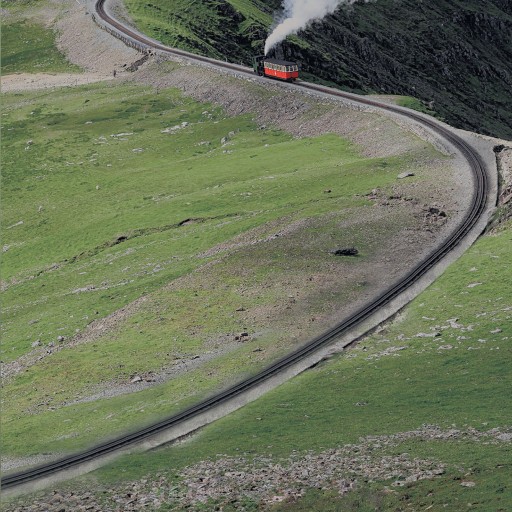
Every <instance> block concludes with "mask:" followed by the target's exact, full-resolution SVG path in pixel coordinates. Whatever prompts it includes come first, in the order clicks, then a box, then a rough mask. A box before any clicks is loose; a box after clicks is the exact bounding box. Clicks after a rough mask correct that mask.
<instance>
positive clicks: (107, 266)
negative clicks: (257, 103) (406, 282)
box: [1, 66, 444, 456]
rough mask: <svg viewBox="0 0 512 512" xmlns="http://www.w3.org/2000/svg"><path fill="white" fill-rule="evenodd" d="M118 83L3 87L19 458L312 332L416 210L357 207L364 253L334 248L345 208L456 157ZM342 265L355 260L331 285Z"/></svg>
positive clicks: (181, 398) (10, 417) (352, 228)
mask: <svg viewBox="0 0 512 512" xmlns="http://www.w3.org/2000/svg"><path fill="white" fill-rule="evenodd" d="M171 68H172V66H171ZM113 90H114V89H113V87H112V85H111V84H99V85H90V86H87V87H79V88H73V89H61V90H58V91H52V92H51V93H48V92H47V91H42V92H33V93H17V94H9V95H5V96H4V98H3V106H4V112H3V118H2V119H3V127H4V132H3V137H2V160H3V162H2V164H3V197H4V201H3V203H2V219H3V257H2V287H3V325H2V329H3V333H2V347H1V357H2V361H3V363H4V365H5V366H4V370H6V369H12V371H13V372H14V374H13V375H14V376H13V377H12V378H10V379H9V382H8V383H6V385H5V388H4V391H3V397H4V400H5V402H4V406H3V414H2V424H3V427H4V428H3V436H2V444H3V450H4V454H7V455H9V456H22V455H31V454H35V453H42V452H48V451H66V450H75V449H76V448H77V447H79V446H86V445H88V444H91V443H93V442H95V441H96V440H97V439H98V438H101V437H108V436H111V435H113V434H114V433H115V432H120V431H123V430H125V429H126V426H127V425H131V426H132V427H133V426H134V425H135V424H140V423H146V422H148V421H150V420H151V419H153V418H157V417H160V416H162V415H164V414H169V413H171V412H172V411H176V410H179V409H182V408H183V407H184V406H186V405H187V404H189V403H191V402H193V401H196V400H197V399H198V398H200V397H203V396H205V395H207V394H209V393H211V392H212V390H214V389H218V388H219V387H223V386H226V385H227V384H228V383H230V382H232V381H233V379H235V378H240V377H241V376H242V375H246V374H247V373H250V372H254V371H256V370H257V369H258V368H261V367H262V366H264V365H265V364H268V362H269V361H271V360H273V359H275V358H276V357H278V356H279V355H280V354H282V353H283V352H285V351H286V350H289V349H290V347H292V346H294V344H297V343H300V342H301V341H305V340H306V339H308V338H309V337H310V336H312V335H313V334H317V333H318V330H319V329H324V328H325V326H324V325H323V324H322V323H321V322H320V321H319V322H318V326H317V324H316V323H314V322H312V321H310V320H309V318H310V316H318V318H319V319H321V318H324V315H327V314H328V312H329V311H330V310H331V308H333V307H335V304H336V303H337V302H339V301H340V300H341V299H340V297H341V296H345V294H347V293H355V292H354V290H355V291H357V290H360V289H364V288H365V287H366V286H367V283H366V282H362V283H361V282H359V281H358V278H357V275H358V274H357V272H356V270H357V268H358V265H359V264H365V262H366V264H368V262H371V261H373V260H372V258H375V257H377V256H376V255H378V254H379V250H380V248H381V247H383V246H385V244H386V243H388V240H389V239H390V236H391V235H394V234H396V230H397V226H400V229H404V230H406V229H407V228H408V227H409V226H411V225H412V224H413V223H414V219H413V217H412V216H411V214H410V212H409V211H408V210H407V204H404V207H403V208H396V209H393V210H391V212H392V214H391V215H389V216H387V217H386V216H382V218H379V219H376V220H375V234H374V235H372V236H371V237H368V236H367V234H363V232H362V231H361V226H360V225H359V224H358V223H357V222H355V223H353V224H350V225H349V226H348V227H347V228H346V229H344V231H343V235H344V239H346V240H350V241H352V243H357V246H358V248H359V250H360V256H359V257H358V258H357V259H354V260H353V262H344V261H343V259H342V258H341V259H338V260H336V261H333V260H334V258H333V256H332V255H331V254H330V253H329V249H332V247H333V245H335V244H337V243H340V239H339V236H340V235H339V228H338V227H337V226H338V225H339V223H340V222H343V221H344V220H345V219H347V218H350V216H351V215H356V214H357V217H361V222H363V223H364V222H367V220H366V221H365V220H364V215H361V214H362V213H363V212H364V211H368V212H373V211H375V208H374V205H373V202H372V201H371V200H369V199H368V198H367V197H366V195H367V194H368V191H371V190H372V189H373V188H375V187H379V189H381V190H383V191H385V190H388V188H389V187H391V185H394V184H395V182H396V176H397V174H398V173H400V172H402V171H403V170H405V169H409V168H410V167H411V166H413V167H414V168H415V171H416V172H418V174H419V175H421V169H422V167H423V166H424V165H427V166H432V165H434V164H433V162H436V161H438V162H440V164H441V165H442V163H443V161H444V160H443V157H442V156H441V155H440V154H439V153H437V152H436V151H435V150H434V149H433V148H432V147H431V146H429V145H426V144H421V143H418V144H417V146H416V149H415V150H414V151H413V152H411V153H405V154H404V155H402V156H400V155H398V156H396V157H389V158H368V157H363V156H361V155H360V154H359V150H358V148H357V147H356V146H355V145H352V144H350V143H348V142H347V141H344V140H342V139H340V138H339V137H337V136H335V135H324V136H321V137H317V138H310V139H295V138H293V137H292V136H291V135H289V134H286V133H284V132H281V131H279V130H275V129H272V128H265V129H263V128H261V127H259V126H258V125H257V124H256V123H255V122H254V121H253V120H252V119H251V117H250V116H248V115H244V116H238V117H227V116H226V115H225V113H224V112H223V111H222V110H221V109H219V108H216V107H213V106H212V105H208V104H201V103H196V102H194V101H192V100H190V99H187V98H186V97H184V96H182V95H181V94H180V93H179V92H178V91H176V90H172V89H165V90H162V89H161V90H159V91H158V93H157V91H156V90H155V89H153V88H150V87H146V88H144V87H140V86H134V85H129V84H125V85H117V86H116V88H115V94H112V92H113ZM436 159H438V160H436ZM418 179H419V180H421V179H424V178H421V177H419V178H418ZM327 189H329V190H330V192H329V193H326V192H325V191H326V190H327ZM390 193H391V192H390ZM363 225H364V224H363ZM282 233H284V234H286V236H281V234H282ZM346 265H348V266H350V267H352V268H354V277H352V278H347V280H346V284H345V285H344V286H341V287H340V286H335V283H334V282H333V280H332V279H329V278H328V276H330V275H331V274H332V273H338V274H340V275H343V273H346V272H347V270H348V267H346ZM306 276H311V281H313V280H315V282H322V280H325V284H324V288H323V289H325V287H327V288H329V289H332V291H331V293H329V294H319V293H318V289H317V286H319V285H315V284H312V285H311V286H310V287H308V288H307V289H306V288H305V287H304V283H303V281H304V280H305V279H307V277H306ZM351 279H352V281H351ZM170 283H171V284H170ZM290 294H293V295H292V296H290ZM295 297H297V300H296V299H295ZM292 299H293V300H292ZM299 299H300V300H299ZM124 308H126V309H124ZM113 313H115V316H113V317H112V316H111V315H112V314H113ZM293 330H294V332H293V336H290V332H292V331H293ZM243 332H247V334H246V335H244V336H241V333H243ZM240 338H243V339H240ZM17 365H21V371H19V369H18V370H17ZM6 371H7V370H6ZM9 371H10V370H9ZM135 378H136V380H135V382H132V381H133V379H135ZM157 378H161V380H158V381H157V382H158V385H156V384H151V383H153V382H155V381H156V379H157ZM137 382H140V383H141V384H140V386H143V387H142V388H138V387H137V385H136V383H137ZM105 390H108V392H106V391H105ZM135 390H137V391H138V392H134V391H135ZM34 431H37V432H38V433H39V434H38V436H34V435H33V432H34Z"/></svg>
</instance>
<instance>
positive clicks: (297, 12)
mask: <svg viewBox="0 0 512 512" xmlns="http://www.w3.org/2000/svg"><path fill="white" fill-rule="evenodd" d="M365 1H368V0H365ZM355 2H357V0H284V4H283V13H282V15H281V17H280V21H279V22H278V25H277V27H276V28H275V29H274V31H273V32H272V34H270V36H268V38H267V40H266V42H265V55H267V53H268V52H269V51H270V50H271V49H272V48H273V47H274V46H275V45H276V44H278V43H280V42H281V41H283V40H284V39H285V38H286V36H288V35H290V34H296V33H297V32H298V31H299V30H300V29H301V28H304V27H305V26H306V25H307V24H308V23H310V22H311V21H314V20H317V19H321V18H323V17H324V16H326V15H327V14H331V13H333V12H334V11H335V10H336V8H337V7H338V6H339V5H341V4H345V5H349V4H353V3H355Z"/></svg>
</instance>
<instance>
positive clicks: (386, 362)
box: [74, 223, 512, 511]
mask: <svg viewBox="0 0 512 512" xmlns="http://www.w3.org/2000/svg"><path fill="white" fill-rule="evenodd" d="M511 232H512V226H511V224H510V223H508V225H507V226H506V227H504V228H503V229H502V230H501V231H500V232H499V233H495V234H492V235H487V236H485V237H484V238H482V239H480V240H479V241H478V242H477V243H476V245H475V246H474V247H473V248H472V249H470V250H469V251H468V253H467V254H466V255H464V256H463V257H462V258H461V259H460V260H459V262H457V263H456V264H455V265H453V266H452V267H451V268H450V269H448V271H447V272H446V273H445V274H444V275H443V276H442V277H441V278H440V279H439V280H438V281H436V283H435V284H434V285H432V286H431V287H430V288H429V289H428V290H427V291H425V292H424V293H423V294H421V295H420V296H419V297H418V298H417V299H416V300H414V301H413V303H412V304H411V305H410V306H408V307H407V308H406V309H405V310H404V311H403V313H402V314H400V317H399V319H397V320H396V321H395V322H392V323H390V324H389V325H387V326H386V327H385V328H384V329H382V330H381V331H380V332H379V333H378V334H374V335H371V336H370V337H368V338H366V339H365V340H364V341H363V342H361V343H360V344H359V345H358V347H357V348H356V349H355V350H352V351H350V352H348V353H346V354H344V355H340V356H337V357H336V358H334V359H333V360H331V361H329V362H326V363H324V364H322V365H320V366H317V367H316V368H314V369H312V370H310V371H308V372H305V373H304V374H302V375H300V376H299V377H297V378H295V379H293V380H292V381H290V382H288V383H287V384H285V385H283V386H281V387H280V388H279V389H277V390H275V391H273V392H271V393H269V394H268V395H266V396H265V397H263V398H261V399H259V400H258V401H257V402H255V403H253V404H251V405H249V406H246V407H244V408H243V409H242V410H240V411H238V412H236V413H234V414H232V415H230V416H229V417H226V418H224V419H222V420H219V421H217V422H216V423H215V424H213V425H210V426H208V427H207V428H205V429H203V430H202V431H201V432H200V433H199V434H197V435H196V436H194V437H193V438H192V439H191V440H189V441H188V442H185V443H182V444H180V445H177V446H173V447H170V448H162V449H159V450H158V451H156V452H153V453H146V454H142V455H139V456H131V457H128V458H125V459H123V460H121V461H119V462H117V463H116V464H114V465H112V466H110V467H109V468H105V469H102V470H101V471H99V472H98V473H97V475H96V476H95V477H94V476H90V477H89V480H88V483H87V485H91V482H92V481H96V479H97V481H99V482H107V483H109V482H116V481H118V479H119V478H120V477H121V476H122V477H123V478H126V479H127V480H133V479H137V478H140V477H142V476H144V477H145V478H146V479H149V482H151V481H152V478H153V476H154V475H155V474H158V475H159V476H158V477H157V478H160V477H161V475H164V476H165V479H168V480H169V481H170V482H171V483H169V484H168V485H167V484H166V486H165V492H164V495H165V500H166V501H167V503H174V505H173V507H174V508H172V509H173V510H181V507H180V506H179V504H178V503H177V502H173V501H172V499H173V498H172V497H173V496H175V495H176V494H175V490H176V489H177V488H178V487H179V482H180V478H179V476H178V475H179V474H180V472H181V470H182V469H183V468H185V467H187V466H190V465H191V464H195V463H197V462H199V461H201V460H212V461H215V460H223V459H225V458H226V457H243V458H245V459H246V463H245V467H244V469H243V470H244V471H247V472H250V471H251V467H252V463H251V461H252V459H253V457H256V458H257V457H259V456H265V457H267V459H268V458H269V457H270V458H271V460H272V462H273V463H277V462H279V463H280V464H283V465H285V466H286V464H289V463H290V461H289V459H288V458H289V457H290V456H291V455H293V457H295V458H297V457H298V456H300V455H301V454H304V453H320V452H322V451H324V450H326V449H330V448H333V447H339V446H343V445H347V444H357V443H358V442H360V440H361V438H363V437H365V436H369V435H379V436H382V435H384V436H387V435H392V434H396V433H401V432H405V431H411V430H413V429H417V428H419V427H421V426H422V425H438V426H439V427H441V428H442V429H445V430H449V429H453V428H455V429H460V430H462V431H465V430H467V429H470V428H474V429H476V430H477V431H481V432H488V431H490V430H491V429H493V428H501V429H504V430H505V431H506V430H507V429H508V430H509V431H510V428H511V426H512V412H511V411H512V402H511V396H510V393H509V390H510V387H511V385H512V379H511V373H510V358H511V354H512V345H511V340H512V327H511V326H512V322H511V319H512V312H511V311H512V309H511V308H512V290H511V289H510V287H503V283H504V282H508V281H510V279H512V275H511V269H512V265H511V264H512V260H511V255H510V250H509V246H510V237H511ZM477 283H478V284H477ZM397 347H398V348H400V350H396V348H397ZM320 397H321V399H320ZM405 452H406V453H408V454H409V455H408V457H409V458H410V459H414V458H425V457H426V458H429V459H433V460H436V461H441V462H442V463H443V464H445V465H446V470H445V473H444V474H443V475H441V476H437V477H435V478H434V479H433V480H432V479H431V480H426V481H419V482H412V483H407V484H405V485H404V486H403V487H394V488H391V489H392V490H390V488H389V485H390V483H391V481H389V480H387V481H386V480H384V481H374V482H370V483H363V482H359V484H358V486H357V490H356V491H354V492H352V493H349V494H347V495H346V496H345V497H340V496H339V495H338V494H337V493H336V492H335V491H334V490H329V489H328V488H327V489H323V490H319V489H310V490H309V491H308V492H307V494H306V495H305V496H304V497H303V498H302V499H300V500H299V501H298V502H295V501H293V502H290V503H282V504H279V505H275V506H273V507H271V506H268V505H267V507H262V509H263V508H264V509H265V510H267V509H268V510H273V511H278V510H279V511H284V510H318V511H326V510H329V511H331V510H332V511H334V510H381V511H383V510H423V509H426V508H428V510H433V511H440V510H454V511H459V510H467V509H468V507H470V509H471V510H479V511H488V510H500V511H505V510H510V509H511V508H512V488H511V487H510V479H509V475H510V457H511V446H510V442H508V443H506V442H503V443H493V442H488V441H487V442H486V439H485V437H484V439H483V440H482V441H479V442H478V441H471V440H470V439H467V440H464V438H462V439H456V438H454V439H453V440H450V439H449V438H448V439H444V440H441V439H434V438H432V439H422V438H420V439H414V438H413V439H411V440H402V441H401V442H399V443H398V444H397V445H396V446H391V447H388V448H386V445H385V443H381V446H380V447H379V446H378V447H376V448H375V449H374V453H373V455H372V456H373V457H375V458H376V460H377V459H378V458H379V457H380V456H382V455H388V456H391V455H400V454H403V453H405ZM220 454H222V455H220ZM260 464H261V463H260ZM267 464H268V462H267ZM368 464H371V459H370V461H369V462H368ZM224 467H225V469H224V471H226V470H230V467H229V465H228V466H224ZM231 471H236V470H234V469H232V470H231ZM395 478H396V477H395ZM464 480H466V481H467V480H469V481H471V482H472V483H473V484H474V486H473V487H465V486H462V485H461V482H463V481H464ZM239 484H240V486H242V485H243V482H242V481H240V482H239ZM290 485H293V484H290ZM176 486H178V487H176ZM74 488H75V489H76V484H74ZM172 489H175V490H174V491H173V490H172ZM274 492H275V493H277V494H279V492H280V491H279V489H275V491H274ZM226 499H227V500H228V501H223V500H222V499H221V500H217V501H214V502H210V503H209V504H208V505H207V506H206V509H209V510H213V509H214V507H215V506H224V507H225V508H223V510H235V509H236V508H237V506H240V504H242V503H245V506H246V507H247V508H245V510H257V509H258V510H260V508H259V506H258V504H257V503H258V502H257V500H254V498H250V497H249V496H246V497H244V496H243V494H242V493H240V494H238V495H237V494H236V491H235V492H234V493H233V494H230V495H228V496H227V498H226ZM185 508H186V509H187V510H189V509H192V510H203V508H202V505H201V504H199V503H197V502H196V503H195V505H192V506H191V507H189V508H187V507H185ZM163 509H164V508H162V510H163Z"/></svg>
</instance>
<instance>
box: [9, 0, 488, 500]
mask: <svg viewBox="0 0 512 512" xmlns="http://www.w3.org/2000/svg"><path fill="white" fill-rule="evenodd" d="M96 15H97V16H98V17H99V18H101V20H102V21H103V22H104V23H105V24H106V25H105V26H104V27H103V28H106V29H107V30H108V31H109V32H111V33H112V34H113V35H115V36H116V37H118V38H120V39H122V40H124V41H125V42H126V43H127V44H129V45H130V46H134V47H137V48H138V49H139V50H142V51H152V50H158V51H160V52H164V53H168V54H171V55H174V56H178V57H185V58H187V59H194V60H196V61H199V62H202V63H206V64H210V65H214V66H217V67H221V68H225V69H229V70H232V71H236V72H238V73H243V74H248V75H250V76H254V75H253V74H252V70H250V69H249V68H246V67H243V66H238V65H235V64H230V63H223V62H219V61H215V60H213V59H209V58H207V57H202V56H196V55H193V54H190V53H188V52H184V51H181V50H175V49H171V48H168V47H166V46H164V45H162V44H161V43H158V42H156V41H153V40H151V39H149V38H147V37H145V36H144V35H142V34H140V33H138V32H136V31H134V30H132V29H130V28H128V27H126V26H125V25H123V24H121V23H120V22H118V21H117V20H115V19H114V18H112V17H111V16H110V15H109V14H108V13H107V12H106V10H105V0H98V1H97V3H96ZM297 87H300V88H303V89H307V90H311V91H316V92H320V93H323V94H328V95H330V96H334V97H340V98H344V99H348V100H350V101H356V102H358V103H360V104H363V105H366V106H369V107H374V108H375V107H376V108H379V109H382V110H385V111H387V112H391V113H393V114H398V115H400V116H405V117H407V118H409V119H411V120H413V121H415V122H416V123H419V124H420V125H422V126H423V127H426V128H427V129H429V130H430V131H432V132H434V133H435V134H436V135H437V136H438V137H441V138H442V139H444V140H445V141H448V142H449V143H450V145H451V146H452V147H454V148H455V149H456V150H457V151H458V152H459V153H460V154H461V155H462V156H463V158H464V159H465V160H466V161H467V163H468V165H469V166H470V168H471V172H472V174H473V179H474V191H473V196H472V200H471V205H470V207H469V209H468V211H467V213H466V215H465V217H464V219H462V221H460V222H459V224H458V226H456V228H455V229H454V230H453V232H452V234H451V236H450V237H449V239H448V240H446V241H445V242H444V243H443V244H442V245H441V246H440V247H438V248H437V250H436V251H435V252H433V253H432V254H430V255H429V256H428V257H426V258H425V259H424V260H423V261H421V262H420V263H419V264H418V265H416V267H414V268H413V269H412V270H411V271H410V272H409V273H408V274H407V275H406V276H405V277H404V278H403V279H402V280H401V281H400V282H399V283H396V284H395V285H393V286H392V287H390V288H389V289H388V290H386V291H385V292H384V293H383V294H382V295H380V296H379V297H377V298H376V299H375V300H373V301H372V302H371V303H370V304H367V305H366V306H364V307H362V308H361V309H359V310H358V311H357V312H356V313H355V314H353V315H352V316H351V317H350V318H347V319H345V320H344V321H342V322H340V323H339V324H338V325H336V326H335V327H334V328H333V329H331V330H329V331H327V332H325V333H323V334H322V335H320V336H318V337H316V338H315V339H313V340H311V341H310V342H309V343H308V344H306V345H304V346H303V347H301V348H299V349H297V350H295V351H294V352H292V353H290V354H288V355H287V356H286V357H284V358H282V359H280V360H279V361H277V362H275V363H273V364H272V365H270V366H269V367H267V368H266V369H265V370H263V371H261V372H260V373H258V374H257V375H255V376H253V377H251V378H249V379H246V380H243V381H242V382H239V383H238V384H236V385H234V386H232V387H231V388H229V389H227V390H225V391H223V392H221V393H218V394H217V395H215V396H213V397H211V398H209V399H207V400H204V401H202V402H200V403H198V404H196V405H195V406H193V407H190V408H189V409H186V410H184V411H182V412H181V413H179V414H175V415H174V416H171V417H169V418H167V419H164V420H162V421H160V422H158V423H155V424H153V425H150V426H149V427H146V428H144V429H141V430H138V431H137V432H133V433H131V434H128V435H124V436H122V437H119V438H118V439H114V440H112V441H109V442H105V443H102V444H99V445H98V446H95V447H93V448H91V449H89V450H85V451H83V452H80V453H77V454H75V455H71V456H67V457H64V458H62V459H60V460H57V461H55V462H51V463H48V464H45V465H43V466H39V467H36V468H32V469H29V470H26V471H23V472H18V473H16V474H9V475H6V476H4V478H2V480H1V487H2V490H4V491H8V493H9V494H10V493H11V492H9V491H13V493H15V492H16V490H20V489H22V488H23V489H27V487H28V488H30V486H36V483H37V482H40V483H41V482H45V483H49V482H50V481H52V478H53V477H54V475H61V478H62V479H64V478H65V477H66V476H62V475H66V474H67V475H69V474H71V473H73V470H76V468H78V467H81V466H84V465H85V466H88V469H87V470H89V469H92V468H94V467H97V466H98V465H99V464H94V461H97V460H98V459H103V460H105V458H108V457H109V456H112V454H115V453H119V452H123V451H124V452H126V451H127V449H129V448H130V447H134V446H137V445H139V446H140V445H141V443H143V442H145V441H147V440H151V439H154V438H155V437H158V435H159V434H161V433H162V432H165V431H168V430H169V429H172V428H174V427H177V428H178V430H179V426H180V425H183V424H185V423H187V422H189V423H190V422H192V423H190V424H193V422H194V418H197V417H200V416H202V417H204V416H205V415H206V416H208V414H209V411H212V410H214V409H216V408H218V407H221V406H223V404H226V403H228V402H231V401H236V400H237V398H238V397H242V396H245V395H247V394H250V393H251V390H253V389H255V388H256V387H258V386H262V384H264V383H265V382H268V381H270V380H271V379H273V378H274V377H276V376H277V375H279V374H283V373H286V372H287V371H288V370H290V369H292V368H294V366H296V365H297V364H300V362H303V361H305V360H306V359H307V358H308V357H310V356H312V355H314V354H315V353H317V352H318V351H319V350H320V349H321V348H325V347H326V346H327V345H329V344H331V343H332V342H333V341H334V340H337V339H339V338H340V336H342V335H344V334H346V333H348V332H349V331H351V330H352V329H354V328H355V327H357V326H360V325H361V324H362V323H363V322H364V321H365V320H367V319H368V318H370V317H371V316H372V315H373V314H374V313H375V311H377V310H379V309H380V308H383V307H385V306H386V305H388V304H390V303H391V301H393V300H394V299H396V298H397V297H399V296H400V295H401V294H402V293H403V292H404V291H405V290H408V289H409V288H410V287H411V286H412V285H413V284H414V283H416V282H418V280H419V279H421V278H422V277H423V276H425V275H426V274H427V272H429V270H431V269H432V268H433V267H434V266H436V265H437V264H438V263H439V262H441V260H443V258H445V256H446V255H447V254H448V253H450V252H451V251H452V250H453V249H454V248H456V247H458V246H459V245H460V244H461V243H462V241H463V240H464V239H465V237H466V236H467V235H468V233H470V232H472V231H473V230H474V229H475V227H477V226H478V225H479V221H480V218H481V216H482V215H483V213H484V212H485V211H486V210H487V208H488V197H489V188H490V183H489V178H488V174H487V170H486V165H485V162H484V161H483V159H482V157H481V156H480V154H479V153H478V151H477V150H476V149H474V148H473V147H472V146H471V145H470V144H469V143H468V142H466V141H465V140H464V139H463V138H461V137H460V136H458V135H457V134H455V133H454V132H452V131H451V130H450V129H448V128H446V127H445V126H443V125H442V124H440V123H438V122H436V121H435V120H433V119H431V118H428V117H426V116H423V115H421V114H419V113H415V112H412V111H407V110H406V109H402V108H400V107H397V106H393V105H388V104H384V103H381V102H379V101H375V100H373V99H369V98H364V97H358V96H355V95H353V94H350V93H345V92H342V91H336V90H332V89H328V88H326V87H322V86H317V85H314V84H308V83H304V82H301V83H300V84H297ZM351 343H352V342H348V343H347V344H346V345H347V346H348V345H350V344H351ZM295 373H298V372H295ZM242 401H243V400H242ZM247 401H248V400H245V402H244V403H246V402H247ZM235 408H236V407H235ZM208 421H211V419H209V420H208ZM208 421H203V420H202V423H201V425H202V424H205V423H207V422H208ZM201 425H199V426H201ZM195 428H197V425H196V427H195ZM193 429H194V428H190V429H189V430H188V431H191V430H193ZM175 437H177V436H175ZM85 471H86V470H84V471H81V472H85ZM39 487H43V485H39Z"/></svg>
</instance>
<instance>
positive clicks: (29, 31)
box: [1, 18, 79, 75]
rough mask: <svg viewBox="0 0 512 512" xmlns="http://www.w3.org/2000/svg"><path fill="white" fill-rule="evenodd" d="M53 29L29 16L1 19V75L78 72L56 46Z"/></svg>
mask: <svg viewBox="0 0 512 512" xmlns="http://www.w3.org/2000/svg"><path fill="white" fill-rule="evenodd" d="M55 37H56V35H55V32H54V31H53V30H50V29H48V28H45V27H44V26H43V25H41V24H39V23H36V22H33V21H29V20H21V21H20V20H18V19H17V18H16V19H14V20H10V19H8V20H7V22H3V23H2V32H1V45H2V61H1V62H2V68H1V72H2V75H9V74H12V73H48V72H57V73H58V72H77V71H79V68H78V67H77V66H73V65H72V64H70V63H69V62H68V61H67V60H66V59H65V57H64V55H62V53H61V52H60V51H58V49H57V48H56V46H55Z"/></svg>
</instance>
